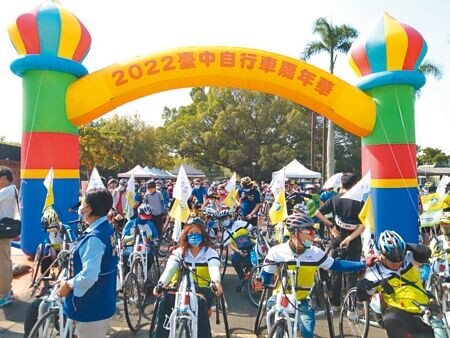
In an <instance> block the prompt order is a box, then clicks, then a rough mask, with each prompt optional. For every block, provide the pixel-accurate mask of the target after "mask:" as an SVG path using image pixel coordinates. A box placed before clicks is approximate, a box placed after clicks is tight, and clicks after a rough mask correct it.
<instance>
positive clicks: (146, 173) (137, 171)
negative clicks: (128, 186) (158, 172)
mask: <svg viewBox="0 0 450 338" xmlns="http://www.w3.org/2000/svg"><path fill="white" fill-rule="evenodd" d="M131 173H133V174H134V177H154V175H153V174H152V172H151V171H150V170H146V169H144V168H142V167H141V166H140V165H139V164H138V165H137V166H135V167H134V168H133V169H131V170H130V171H127V172H126V173H120V174H118V175H117V176H118V177H130V176H131Z"/></svg>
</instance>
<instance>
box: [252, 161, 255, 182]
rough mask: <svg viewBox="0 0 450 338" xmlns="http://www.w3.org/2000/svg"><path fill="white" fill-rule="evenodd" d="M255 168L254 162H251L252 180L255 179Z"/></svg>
mask: <svg viewBox="0 0 450 338" xmlns="http://www.w3.org/2000/svg"><path fill="white" fill-rule="evenodd" d="M255 167H256V162H255V161H252V179H253V180H254V179H255Z"/></svg>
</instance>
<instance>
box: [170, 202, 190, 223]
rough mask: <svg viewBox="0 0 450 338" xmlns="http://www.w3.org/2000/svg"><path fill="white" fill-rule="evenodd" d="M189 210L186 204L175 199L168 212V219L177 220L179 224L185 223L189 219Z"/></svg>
mask: <svg viewBox="0 0 450 338" xmlns="http://www.w3.org/2000/svg"><path fill="white" fill-rule="evenodd" d="M189 215H190V210H189V206H188V205H187V203H186V202H183V201H180V200H178V199H175V202H174V203H173V206H172V209H171V210H170V217H172V218H174V219H176V220H179V221H180V222H186V221H187V219H188V218H189Z"/></svg>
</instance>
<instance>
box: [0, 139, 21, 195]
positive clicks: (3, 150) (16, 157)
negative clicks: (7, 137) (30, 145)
mask: <svg viewBox="0 0 450 338" xmlns="http://www.w3.org/2000/svg"><path fill="white" fill-rule="evenodd" d="M0 165H3V166H7V167H9V168H10V169H11V171H12V173H13V176H14V184H15V185H16V187H19V186H20V145H13V144H7V143H0Z"/></svg>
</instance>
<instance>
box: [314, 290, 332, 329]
mask: <svg viewBox="0 0 450 338" xmlns="http://www.w3.org/2000/svg"><path fill="white" fill-rule="evenodd" d="M317 296H318V297H320V298H321V300H320V301H321V303H322V306H323V309H324V311H325V316H326V318H327V323H328V332H329V333H330V337H334V322H333V311H332V310H331V303H330V299H329V298H328V292H327V283H326V282H321V283H318V287H317Z"/></svg>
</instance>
